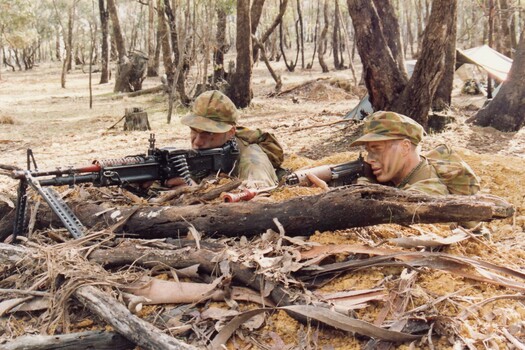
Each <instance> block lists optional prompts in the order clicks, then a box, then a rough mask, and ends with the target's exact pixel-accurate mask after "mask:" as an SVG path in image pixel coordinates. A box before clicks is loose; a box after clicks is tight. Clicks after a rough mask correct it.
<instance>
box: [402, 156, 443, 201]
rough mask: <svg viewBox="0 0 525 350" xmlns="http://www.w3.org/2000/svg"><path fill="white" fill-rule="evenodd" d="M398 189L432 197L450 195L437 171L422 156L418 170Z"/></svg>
mask: <svg viewBox="0 0 525 350" xmlns="http://www.w3.org/2000/svg"><path fill="white" fill-rule="evenodd" d="M397 188H399V189H402V190H406V191H415V192H420V193H426V194H430V195H444V194H450V192H449V191H448V189H447V186H446V185H445V184H444V183H443V182H442V181H441V179H440V178H439V176H438V174H437V172H436V169H435V168H434V167H433V166H432V165H431V164H430V163H429V162H428V160H427V159H426V158H425V157H423V156H421V163H420V165H418V168H417V169H416V170H415V171H414V172H413V173H411V174H409V175H408V176H407V178H405V179H404V180H403V181H402V182H401V184H400V185H399V186H397Z"/></svg>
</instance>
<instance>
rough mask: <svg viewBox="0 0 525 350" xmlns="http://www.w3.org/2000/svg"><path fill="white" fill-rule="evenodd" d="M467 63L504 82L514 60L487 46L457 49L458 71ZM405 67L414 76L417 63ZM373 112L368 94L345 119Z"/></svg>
mask: <svg viewBox="0 0 525 350" xmlns="http://www.w3.org/2000/svg"><path fill="white" fill-rule="evenodd" d="M465 63H470V64H474V65H476V66H478V67H480V68H481V69H483V70H484V71H486V72H487V73H488V74H490V75H491V77H492V78H494V79H496V80H499V81H504V80H505V79H506V78H507V74H508V73H509V71H510V67H511V66H512V59H510V58H508V57H507V56H505V55H502V54H501V53H499V52H497V51H496V50H494V49H492V48H490V47H489V46H487V45H483V46H478V47H473V48H471V49H468V50H460V49H456V69H458V68H459V67H460V66H462V65H463V64H465ZM405 65H406V68H407V72H408V75H409V76H412V72H413V71H414V67H415V65H416V61H415V60H411V61H406V64H405ZM494 95H495V94H494ZM373 111H374V110H373V108H372V104H371V103H370V101H369V99H368V94H366V96H365V97H363V98H362V99H361V101H359V103H358V104H357V106H355V107H354V108H353V109H352V110H351V111H350V112H348V113H347V114H346V115H345V117H344V119H355V120H362V119H363V118H364V117H365V116H366V115H368V114H370V113H372V112H373Z"/></svg>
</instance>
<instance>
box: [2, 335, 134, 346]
mask: <svg viewBox="0 0 525 350" xmlns="http://www.w3.org/2000/svg"><path fill="white" fill-rule="evenodd" d="M134 348H135V344H133V343H131V342H129V341H128V340H127V339H126V338H124V337H122V336H121V335H119V334H118V333H114V332H106V331H88V332H81V333H69V334H55V335H24V336H21V337H18V338H16V339H13V340H11V341H10V342H8V343H5V344H2V349H3V350H22V349H23V350H53V349H100V350H129V349H134Z"/></svg>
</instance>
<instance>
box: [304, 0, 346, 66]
mask: <svg viewBox="0 0 525 350" xmlns="http://www.w3.org/2000/svg"><path fill="white" fill-rule="evenodd" d="M320 13H321V0H317V11H316V13H315V26H314V37H313V42H314V52H313V53H312V60H311V61H310V63H309V64H308V65H307V66H306V68H307V69H312V67H313V66H314V60H315V53H316V52H317V43H318V40H317V36H318V34H319V16H320ZM354 43H355V41H354Z"/></svg>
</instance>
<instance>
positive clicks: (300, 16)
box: [297, 0, 304, 69]
mask: <svg viewBox="0 0 525 350" xmlns="http://www.w3.org/2000/svg"><path fill="white" fill-rule="evenodd" d="M297 16H298V18H297V20H298V21H299V34H298V35H299V39H298V40H299V47H300V48H301V68H302V69H304V22H303V12H302V11H301V1H300V0H297Z"/></svg>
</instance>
